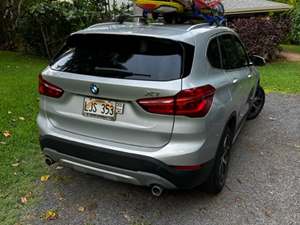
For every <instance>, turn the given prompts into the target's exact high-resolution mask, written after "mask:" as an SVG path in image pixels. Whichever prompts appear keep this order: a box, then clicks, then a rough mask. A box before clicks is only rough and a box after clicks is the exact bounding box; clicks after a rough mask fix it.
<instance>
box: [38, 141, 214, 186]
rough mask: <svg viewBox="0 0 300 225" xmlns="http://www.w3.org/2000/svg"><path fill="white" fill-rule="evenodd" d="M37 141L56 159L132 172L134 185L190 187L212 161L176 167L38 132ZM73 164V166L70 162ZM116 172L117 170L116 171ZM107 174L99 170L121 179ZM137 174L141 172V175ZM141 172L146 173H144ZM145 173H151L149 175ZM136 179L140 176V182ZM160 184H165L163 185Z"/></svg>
mask: <svg viewBox="0 0 300 225" xmlns="http://www.w3.org/2000/svg"><path fill="white" fill-rule="evenodd" d="M40 144H41V148H42V150H43V151H44V152H45V154H49V156H50V157H52V158H53V159H55V160H56V161H60V160H62V159H65V160H69V161H72V162H77V163H81V164H83V165H88V166H92V167H95V168H100V167H99V165H101V166H106V167H108V171H112V172H115V169H116V168H118V169H120V170H122V171H123V172H124V171H125V173H123V172H121V174H125V175H128V176H131V175H130V174H133V176H132V177H133V178H136V177H138V178H139V179H137V181H134V182H135V184H138V185H147V186H148V185H153V184H160V183H150V182H152V181H153V180H154V181H157V180H163V182H167V183H168V184H167V186H173V187H174V186H175V187H176V188H180V189H190V188H194V187H196V186H199V185H200V184H202V183H203V182H204V181H206V179H207V178H208V176H209V174H210V171H211V169H212V167H213V164H214V160H210V161H208V162H206V163H205V164H203V167H202V168H201V169H199V170H197V171H178V170H176V169H175V168H174V167H172V166H169V165H166V164H164V163H163V162H161V161H159V160H157V159H154V158H151V157H148V156H142V155H137V154H130V153H126V152H119V151H114V150H111V149H104V148H99V147H96V146H90V145H86V144H82V143H79V142H74V141H69V140H65V139H61V138H57V137H54V136H42V137H41V138H40ZM50 154H52V155H50ZM73 167H76V166H75V165H73ZM78 168H81V170H83V169H85V170H88V169H90V168H84V166H83V167H77V168H76V169H78ZM100 169H103V168H100ZM104 170H105V168H104ZM89 171H90V172H92V173H98V174H97V175H99V173H100V171H96V170H93V169H92V170H89ZM129 172H130V173H129ZM117 173H119V172H118V171H117ZM108 174H109V173H102V176H104V177H105V176H110V178H109V179H112V178H113V179H117V180H121V178H122V177H121V176H113V174H110V175H108ZM140 174H143V176H142V175H140ZM145 174H146V176H144V175H145ZM149 174H150V175H151V176H150V178H149ZM100 175H101V174H100ZM144 177H147V178H148V180H145V179H144ZM153 177H154V178H155V179H154V178H153ZM123 178H124V177H123ZM123 178H122V179H123ZM123 180H127V181H125V182H128V180H130V179H123ZM140 180H142V182H141V181H140ZM131 183H132V182H131ZM139 183H140V184H139ZM170 184H171V185H170ZM165 185H166V184H165ZM162 186H163V187H165V186H164V185H162ZM166 188H167V187H166Z"/></svg>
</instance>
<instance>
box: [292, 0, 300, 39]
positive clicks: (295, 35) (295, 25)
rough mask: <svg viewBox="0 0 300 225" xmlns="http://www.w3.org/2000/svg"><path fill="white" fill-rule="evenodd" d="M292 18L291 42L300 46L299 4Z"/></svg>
mask: <svg viewBox="0 0 300 225" xmlns="http://www.w3.org/2000/svg"><path fill="white" fill-rule="evenodd" d="M292 18H293V20H292V32H291V42H292V43H294V44H300V3H298V5H297V7H296V8H295V10H294V12H293V13H292Z"/></svg>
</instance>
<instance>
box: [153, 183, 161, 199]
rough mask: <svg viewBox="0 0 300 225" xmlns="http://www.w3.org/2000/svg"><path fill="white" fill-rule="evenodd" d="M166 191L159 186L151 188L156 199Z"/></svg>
mask: <svg viewBox="0 0 300 225" xmlns="http://www.w3.org/2000/svg"><path fill="white" fill-rule="evenodd" d="M163 191H164V189H163V188H162V187H161V186H159V185H153V186H152V188H151V193H152V195H153V196H155V197H159V196H161V195H162V193H163Z"/></svg>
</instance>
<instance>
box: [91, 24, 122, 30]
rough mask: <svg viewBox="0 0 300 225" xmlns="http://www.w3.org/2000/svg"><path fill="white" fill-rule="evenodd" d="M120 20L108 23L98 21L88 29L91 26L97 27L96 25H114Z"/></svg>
mask: <svg viewBox="0 0 300 225" xmlns="http://www.w3.org/2000/svg"><path fill="white" fill-rule="evenodd" d="M117 23H118V22H107V23H96V24H94V25H92V26H89V27H88V29H91V28H96V27H102V26H107V25H114V24H117Z"/></svg>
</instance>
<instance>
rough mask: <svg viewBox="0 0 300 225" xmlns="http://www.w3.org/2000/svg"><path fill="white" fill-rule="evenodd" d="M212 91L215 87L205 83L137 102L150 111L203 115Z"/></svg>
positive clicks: (208, 108)
mask: <svg viewBox="0 0 300 225" xmlns="http://www.w3.org/2000/svg"><path fill="white" fill-rule="evenodd" d="M214 93H215V88H214V87H212V86H211V85H206V86H202V87H198V88H191V89H186V90H182V91H180V92H179V93H178V94H177V95H175V96H173V97H162V98H148V99H140V100H138V101H137V102H138V104H139V105H140V106H141V107H142V108H143V109H144V110H146V111H148V112H150V113H156V114H164V115H181V116H188V117H204V116H206V114H207V113H208V111H209V110H210V107H211V105H212V102H213V96H214Z"/></svg>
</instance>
